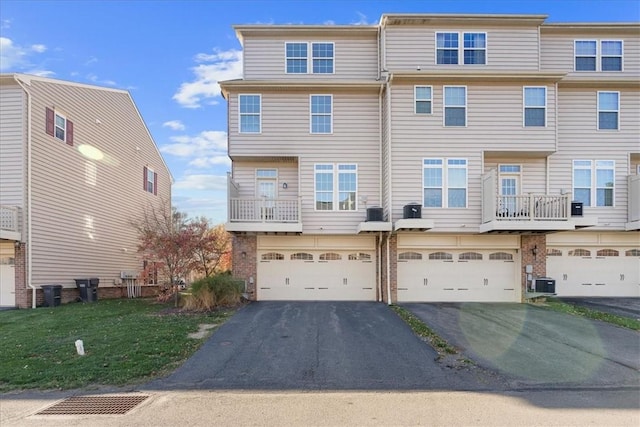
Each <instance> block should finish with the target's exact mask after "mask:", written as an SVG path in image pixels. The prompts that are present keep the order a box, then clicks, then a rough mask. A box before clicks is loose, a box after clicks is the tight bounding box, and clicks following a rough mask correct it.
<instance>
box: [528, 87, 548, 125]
mask: <svg viewBox="0 0 640 427" xmlns="http://www.w3.org/2000/svg"><path fill="white" fill-rule="evenodd" d="M546 116H547V88H546V87H526V86H525V88H524V125H525V126H545V125H546Z"/></svg>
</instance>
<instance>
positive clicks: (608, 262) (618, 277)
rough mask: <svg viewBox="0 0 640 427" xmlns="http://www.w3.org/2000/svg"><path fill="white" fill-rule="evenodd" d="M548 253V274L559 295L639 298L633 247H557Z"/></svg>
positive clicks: (639, 268)
mask: <svg viewBox="0 0 640 427" xmlns="http://www.w3.org/2000/svg"><path fill="white" fill-rule="evenodd" d="M547 253H548V254H549V255H551V256H548V257H547V276H549V277H551V278H553V279H555V280H556V294H557V295H558V296H567V297H568V296H576V297H640V257H638V256H635V255H634V254H635V253H636V252H635V251H634V249H633V248H631V249H630V248H624V247H623V248H616V247H613V248H612V247H611V246H608V247H606V248H604V247H576V246H556V247H550V248H549V250H548V252H547ZM576 253H577V254H579V255H580V256H576V255H575V254H576ZM598 254H609V255H613V254H617V255H615V256H599V255H598ZM582 255H584V256H582Z"/></svg>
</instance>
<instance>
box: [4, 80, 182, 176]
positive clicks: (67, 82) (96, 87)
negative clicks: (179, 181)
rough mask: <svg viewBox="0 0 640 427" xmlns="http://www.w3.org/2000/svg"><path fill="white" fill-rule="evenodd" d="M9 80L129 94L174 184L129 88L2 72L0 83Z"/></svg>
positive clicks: (26, 83) (28, 84) (27, 84)
mask: <svg viewBox="0 0 640 427" xmlns="http://www.w3.org/2000/svg"><path fill="white" fill-rule="evenodd" d="M8 80H13V81H15V82H16V83H18V84H20V86H23V85H26V86H31V82H33V81H37V82H42V83H49V84H58V85H69V86H74V87H78V88H84V89H90V90H102V91H107V92H113V93H118V94H121V95H125V96H127V97H128V98H129V101H130V102H131V105H132V106H133V109H134V110H135V111H136V113H137V115H138V119H139V120H140V123H142V125H143V126H144V129H145V132H146V133H147V136H148V137H149V139H150V140H151V142H153V146H154V148H155V149H156V152H157V153H158V156H159V157H160V160H162V164H163V165H164V167H165V169H166V170H167V172H168V173H169V177H170V178H171V183H172V184H173V183H174V182H175V179H174V178H173V174H172V173H171V169H169V166H168V165H167V162H166V161H165V160H164V157H163V156H162V153H161V152H160V149H159V148H158V144H156V141H155V139H153V136H152V135H151V132H149V128H148V127H147V123H146V122H145V121H144V119H143V118H142V115H141V114H140V110H138V106H137V105H136V103H135V101H134V100H133V97H132V96H131V93H130V92H129V91H128V90H124V89H115V88H110V87H104V86H97V85H89V84H85V83H77V82H71V81H68V80H58V79H52V78H49V77H41V76H36V75H32V74H22V73H3V74H0V83H6V82H7V81H8Z"/></svg>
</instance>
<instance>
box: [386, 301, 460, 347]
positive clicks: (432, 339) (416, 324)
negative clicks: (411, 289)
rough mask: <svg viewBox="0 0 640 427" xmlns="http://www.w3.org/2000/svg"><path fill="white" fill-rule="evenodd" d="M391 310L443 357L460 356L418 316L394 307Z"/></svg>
mask: <svg viewBox="0 0 640 427" xmlns="http://www.w3.org/2000/svg"><path fill="white" fill-rule="evenodd" d="M391 309H392V310H393V311H395V312H396V314H397V315H398V316H400V318H401V319H402V320H404V321H405V323H406V324H407V325H409V327H410V328H411V330H412V331H413V333H415V334H416V335H418V336H419V337H420V338H423V339H424V340H425V341H427V342H428V343H429V344H430V345H431V347H433V348H434V350H435V351H437V352H438V354H439V355H440V356H441V357H442V356H445V355H448V354H458V353H459V352H458V350H457V349H456V348H455V347H453V346H451V345H450V344H449V343H448V342H447V341H445V340H444V339H442V338H440V337H439V336H438V335H437V334H436V333H435V332H434V331H433V330H432V329H431V328H429V327H428V326H427V325H425V324H424V322H423V321H422V320H420V319H419V318H418V317H417V316H416V315H414V314H413V313H411V312H410V311H409V310H407V309H405V308H402V307H399V306H397V305H392V306H391Z"/></svg>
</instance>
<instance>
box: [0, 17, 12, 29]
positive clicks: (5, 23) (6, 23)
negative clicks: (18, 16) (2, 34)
mask: <svg viewBox="0 0 640 427" xmlns="http://www.w3.org/2000/svg"><path fill="white" fill-rule="evenodd" d="M9 28H11V20H10V19H3V20H2V21H0V29H2V30H8V29H9Z"/></svg>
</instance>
